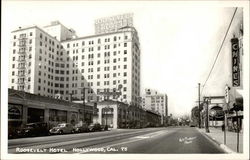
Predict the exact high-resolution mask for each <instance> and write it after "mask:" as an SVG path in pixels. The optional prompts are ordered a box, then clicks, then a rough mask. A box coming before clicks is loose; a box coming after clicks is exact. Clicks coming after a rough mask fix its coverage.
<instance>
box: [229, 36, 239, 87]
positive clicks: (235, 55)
mask: <svg viewBox="0 0 250 160" xmlns="http://www.w3.org/2000/svg"><path fill="white" fill-rule="evenodd" d="M231 43H232V86H233V87H239V86H240V65H239V64H240V54H239V40H238V38H233V39H231Z"/></svg>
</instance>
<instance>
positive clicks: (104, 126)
mask: <svg viewBox="0 0 250 160" xmlns="http://www.w3.org/2000/svg"><path fill="white" fill-rule="evenodd" d="M101 128H102V130H103V131H107V130H108V128H109V127H108V125H101Z"/></svg>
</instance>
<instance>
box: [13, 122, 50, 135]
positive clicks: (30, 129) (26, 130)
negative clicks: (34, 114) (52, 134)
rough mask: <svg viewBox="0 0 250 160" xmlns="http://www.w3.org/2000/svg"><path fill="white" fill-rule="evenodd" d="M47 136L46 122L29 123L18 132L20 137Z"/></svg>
mask: <svg viewBox="0 0 250 160" xmlns="http://www.w3.org/2000/svg"><path fill="white" fill-rule="evenodd" d="M47 134H48V129H47V123H44V122H36V123H28V124H26V125H25V126H24V127H22V128H20V129H18V130H17V136H18V137H29V136H41V135H47Z"/></svg>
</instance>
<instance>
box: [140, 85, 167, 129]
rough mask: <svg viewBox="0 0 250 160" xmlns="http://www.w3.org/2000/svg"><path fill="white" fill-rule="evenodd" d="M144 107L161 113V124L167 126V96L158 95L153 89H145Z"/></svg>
mask: <svg viewBox="0 0 250 160" xmlns="http://www.w3.org/2000/svg"><path fill="white" fill-rule="evenodd" d="M142 107H143V108H145V109H147V110H151V111H153V112H156V113H159V114H160V115H161V124H162V125H163V124H164V125H166V124H167V116H168V97H167V95H166V94H161V93H158V92H157V91H156V90H152V89H145V94H144V95H143V97H142Z"/></svg>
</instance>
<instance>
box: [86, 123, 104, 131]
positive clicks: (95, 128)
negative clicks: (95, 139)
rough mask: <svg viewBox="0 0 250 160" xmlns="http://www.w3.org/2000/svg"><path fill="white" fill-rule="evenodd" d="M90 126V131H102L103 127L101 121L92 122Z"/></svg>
mask: <svg viewBox="0 0 250 160" xmlns="http://www.w3.org/2000/svg"><path fill="white" fill-rule="evenodd" d="M88 128H89V131H90V132H94V131H101V130H102V127H101V125H100V123H95V124H90V125H89V127H88Z"/></svg>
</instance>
